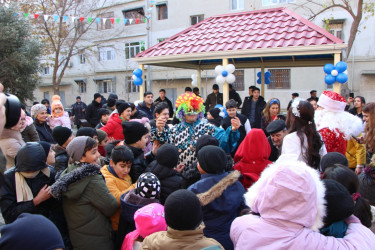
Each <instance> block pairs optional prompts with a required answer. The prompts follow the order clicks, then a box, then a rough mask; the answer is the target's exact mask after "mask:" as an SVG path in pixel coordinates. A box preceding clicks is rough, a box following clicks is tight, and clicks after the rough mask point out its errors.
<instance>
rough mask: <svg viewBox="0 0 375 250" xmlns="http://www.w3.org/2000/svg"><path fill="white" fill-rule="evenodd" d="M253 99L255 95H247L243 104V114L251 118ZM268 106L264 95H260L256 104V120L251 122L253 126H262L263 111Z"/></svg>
mask: <svg viewBox="0 0 375 250" xmlns="http://www.w3.org/2000/svg"><path fill="white" fill-rule="evenodd" d="M252 100H253V96H250V97H246V98H245V100H244V102H243V105H242V110H241V114H243V115H244V116H246V117H247V118H248V119H249V120H250V112H251V104H252V102H251V101H252ZM265 106H266V102H265V101H264V98H263V97H262V96H259V99H258V101H257V102H256V104H255V121H254V122H253V123H251V128H261V120H262V111H263V109H264V107H265Z"/></svg>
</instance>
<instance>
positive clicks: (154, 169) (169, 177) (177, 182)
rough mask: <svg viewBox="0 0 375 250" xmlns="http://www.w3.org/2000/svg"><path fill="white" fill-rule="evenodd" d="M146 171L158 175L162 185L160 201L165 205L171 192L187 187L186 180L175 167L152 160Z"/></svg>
mask: <svg viewBox="0 0 375 250" xmlns="http://www.w3.org/2000/svg"><path fill="white" fill-rule="evenodd" d="M146 172H151V173H153V174H154V175H156V177H158V179H159V181H160V186H161V190H160V202H161V204H163V205H164V203H165V200H166V199H167V197H168V196H169V195H170V194H171V193H173V192H174V191H176V190H178V189H182V188H186V185H185V180H184V178H183V177H182V175H181V174H180V173H178V172H177V171H176V170H174V169H171V168H168V167H165V166H163V165H160V164H159V163H157V161H153V162H151V163H150V164H149V166H148V167H147V169H146Z"/></svg>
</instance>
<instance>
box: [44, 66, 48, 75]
mask: <svg viewBox="0 0 375 250" xmlns="http://www.w3.org/2000/svg"><path fill="white" fill-rule="evenodd" d="M43 74H45V75H49V67H44V69H43Z"/></svg>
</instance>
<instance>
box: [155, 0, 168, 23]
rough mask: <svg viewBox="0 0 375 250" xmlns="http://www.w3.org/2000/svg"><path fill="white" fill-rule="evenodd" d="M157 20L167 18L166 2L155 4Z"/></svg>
mask: <svg viewBox="0 0 375 250" xmlns="http://www.w3.org/2000/svg"><path fill="white" fill-rule="evenodd" d="M156 9H157V11H158V20H164V19H168V6H167V4H166V3H163V4H158V5H156Z"/></svg>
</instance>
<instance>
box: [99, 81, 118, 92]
mask: <svg viewBox="0 0 375 250" xmlns="http://www.w3.org/2000/svg"><path fill="white" fill-rule="evenodd" d="M96 84H97V85H98V92H99V93H114V92H115V88H114V87H115V84H114V82H113V81H112V80H111V79H108V80H97V81H96Z"/></svg>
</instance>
